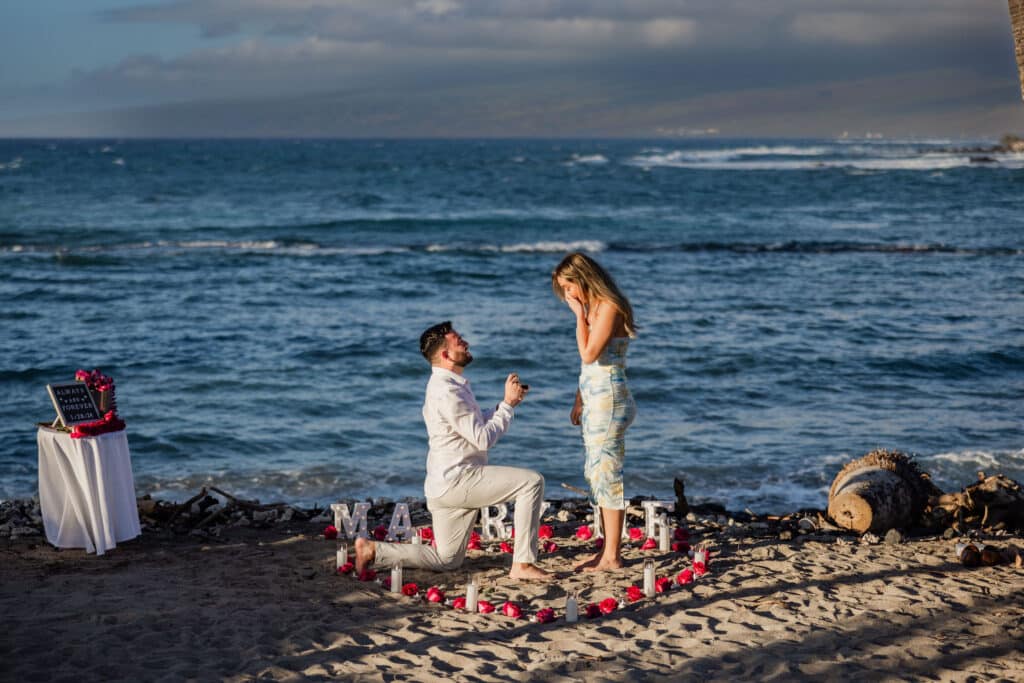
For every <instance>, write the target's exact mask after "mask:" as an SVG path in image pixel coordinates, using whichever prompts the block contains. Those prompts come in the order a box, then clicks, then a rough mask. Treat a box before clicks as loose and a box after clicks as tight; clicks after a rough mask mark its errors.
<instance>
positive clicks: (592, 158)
mask: <svg viewBox="0 0 1024 683" xmlns="http://www.w3.org/2000/svg"><path fill="white" fill-rule="evenodd" d="M607 163H608V157H606V156H605V155H603V154H573V155H572V157H571V158H570V159H569V161H567V162H565V164H566V166H575V165H577V164H607Z"/></svg>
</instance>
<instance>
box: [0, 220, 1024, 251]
mask: <svg viewBox="0 0 1024 683" xmlns="http://www.w3.org/2000/svg"><path fill="white" fill-rule="evenodd" d="M833 227H835V226H833ZM838 227H845V228H849V227H858V228H874V227H877V226H876V225H875V224H871V223H849V222H839V225H838ZM147 251H148V252H154V253H158V254H161V255H173V254H174V253H176V252H182V253H188V252H204V251H210V252H238V253H255V254H267V255H282V256H306V257H321V256H381V255H386V254H404V253H410V252H417V251H424V252H427V253H445V252H457V253H495V254H516V253H562V252H569V251H586V252H591V253H600V252H603V251H624V252H639V253H644V252H664V251H677V252H684V253H702V252H732V253H736V254H787V253H792V254H823V255H828V254H849V253H867V254H870V253H877V254H904V255H926V254H945V255H953V256H1021V255H1024V249H1022V248H1019V247H1008V246H1006V247H1004V246H986V247H972V246H964V245H953V244H941V243H918V244H915V243H897V244H892V243H880V242H841V241H830V242H824V241H805V242H801V241H790V242H681V243H675V244H673V243H646V244H644V243H635V242H611V243H607V242H602V241H600V240H565V241H562V240H540V241H537V242H515V243H511V244H491V243H488V244H465V243H462V244H444V243H437V242H434V243H429V244H427V245H425V246H415V245H412V246H409V245H377V246H359V247H337V246H327V245H321V244H317V243H315V242H288V241H286V240H241V241H231V240H184V241H158V242H138V243H133V244H117V245H93V246H79V247H74V248H65V247H60V246H53V245H31V244H13V245H9V246H0V254H8V255H12V256H16V255H36V256H40V255H42V256H46V257H50V256H56V257H58V258H60V259H62V260H67V259H69V258H84V259H88V258H100V257H103V256H111V255H118V254H123V253H131V252H147Z"/></svg>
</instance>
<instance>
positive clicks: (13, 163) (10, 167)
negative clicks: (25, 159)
mask: <svg viewBox="0 0 1024 683" xmlns="http://www.w3.org/2000/svg"><path fill="white" fill-rule="evenodd" d="M19 168H21V157H15V158H13V159H11V160H10V161H8V162H7V163H6V164H0V171H17V170H18V169H19Z"/></svg>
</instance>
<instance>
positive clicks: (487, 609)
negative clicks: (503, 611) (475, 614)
mask: <svg viewBox="0 0 1024 683" xmlns="http://www.w3.org/2000/svg"><path fill="white" fill-rule="evenodd" d="M476 608H477V611H479V612H480V614H490V613H491V612H493V611H494V605H492V604H491V603H489V602H487V601H486V600H479V601H477V603H476Z"/></svg>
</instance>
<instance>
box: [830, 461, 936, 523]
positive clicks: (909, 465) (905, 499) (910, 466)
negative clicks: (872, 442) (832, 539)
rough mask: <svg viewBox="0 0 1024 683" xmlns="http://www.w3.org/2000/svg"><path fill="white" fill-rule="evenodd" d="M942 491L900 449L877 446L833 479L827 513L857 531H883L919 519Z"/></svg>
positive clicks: (836, 520) (836, 521) (917, 521)
mask: <svg viewBox="0 0 1024 683" xmlns="http://www.w3.org/2000/svg"><path fill="white" fill-rule="evenodd" d="M941 494H942V492H941V491H939V489H937V488H936V487H935V486H934V485H933V484H932V482H931V479H929V477H928V475H927V474H925V473H923V472H921V470H920V469H918V467H917V464H916V463H915V462H914V461H912V460H911V459H910V458H909V457H908V456H907V455H906V454H904V453H900V452H899V451H887V450H876V451H872V452H870V453H868V454H867V455H865V456H864V457H862V458H858V459H857V460H854V461H852V462H850V463H848V464H847V465H846V466H845V467H844V468H843V469H842V471H840V472H839V474H838V475H837V476H836V478H835V480H833V482H832V487H831V488H830V489H829V493H828V516H829V517H830V518H831V519H832V521H834V522H835V523H836V524H837V525H839V526H840V527H842V528H844V529H850V530H852V531H856V532H858V533H865V532H868V531H871V532H874V533H880V532H884V531H888V530H889V529H899V528H906V527H909V526H913V525H916V524H918V523H919V522H920V520H921V516H922V514H923V513H924V511H925V509H926V508H927V506H928V502H929V499H931V498H933V497H937V496H940V495H941Z"/></svg>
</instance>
